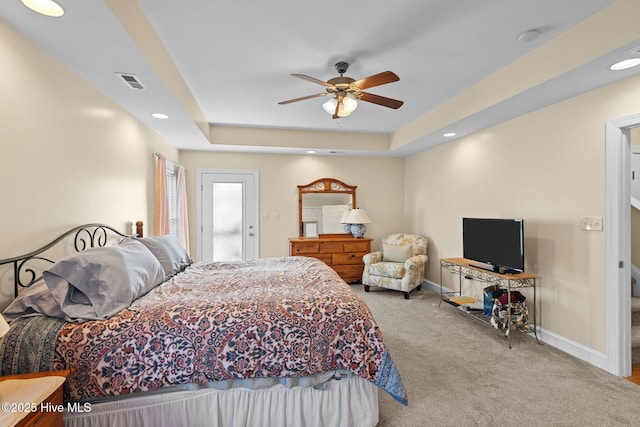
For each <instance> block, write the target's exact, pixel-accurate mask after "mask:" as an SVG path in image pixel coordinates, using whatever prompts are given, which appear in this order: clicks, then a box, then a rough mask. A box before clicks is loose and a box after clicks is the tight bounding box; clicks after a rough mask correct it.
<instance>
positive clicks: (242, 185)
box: [197, 169, 259, 261]
mask: <svg viewBox="0 0 640 427" xmlns="http://www.w3.org/2000/svg"><path fill="white" fill-rule="evenodd" d="M197 176H198V183H197V185H198V189H199V192H198V218H197V220H198V223H197V227H198V254H197V256H198V260H199V261H246V260H250V259H254V258H257V257H258V256H259V255H258V248H259V234H258V221H257V218H258V171H256V170H235V169H234V170H228V169H224V170H221V169H198V174H197Z"/></svg>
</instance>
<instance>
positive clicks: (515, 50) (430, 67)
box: [0, 0, 640, 156]
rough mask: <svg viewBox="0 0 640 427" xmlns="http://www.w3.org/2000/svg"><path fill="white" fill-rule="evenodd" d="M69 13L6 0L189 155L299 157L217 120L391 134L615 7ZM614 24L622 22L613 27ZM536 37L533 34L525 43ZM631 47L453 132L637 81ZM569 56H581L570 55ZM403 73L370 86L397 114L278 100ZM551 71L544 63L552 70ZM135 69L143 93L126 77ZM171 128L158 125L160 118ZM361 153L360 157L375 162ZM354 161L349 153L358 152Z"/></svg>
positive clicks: (425, 140)
mask: <svg viewBox="0 0 640 427" xmlns="http://www.w3.org/2000/svg"><path fill="white" fill-rule="evenodd" d="M58 3H59V4H60V5H61V6H62V7H63V8H64V9H65V12H66V13H65V15H64V16H63V17H61V18H47V17H44V16H41V15H38V14H35V13H34V12H32V11H30V10H29V9H27V8H25V7H24V6H23V5H22V4H21V2H20V1H19V0H10V1H9V0H5V1H3V4H2V6H0V13H1V16H2V18H3V19H4V20H5V21H7V22H8V23H9V24H11V25H13V26H14V27H15V28H16V29H18V30H19V31H21V32H22V33H24V34H25V35H26V36H28V37H30V38H31V39H32V40H34V41H35V42H36V43H37V44H38V45H40V46H41V47H42V48H44V49H45V50H47V51H49V52H50V53H51V54H53V55H54V56H55V57H57V58H59V59H60V60H61V61H62V62H63V63H65V64H67V65H68V66H69V67H70V68H71V69H73V70H74V71H76V72H77V73H78V74H79V75H80V76H82V77H83V78H84V79H85V80H87V81H88V82H90V83H91V84H92V85H94V86H95V87H96V88H98V89H99V90H101V91H102V92H104V93H105V94H107V95H108V96H109V97H111V98H112V99H113V100H114V101H115V102H117V103H118V104H120V105H121V106H122V107H123V108H124V109H126V110H127V111H129V112H130V113H131V114H133V115H134V116H136V117H138V118H139V119H140V120H141V121H142V122H144V123H146V124H147V125H148V126H150V127H152V128H154V129H155V130H156V131H157V132H158V133H160V134H161V135H162V136H164V137H165V138H166V139H167V140H168V141H169V142H171V143H172V144H174V145H176V146H177V147H178V148H181V149H187V150H236V151H266V152H296V150H299V149H302V148H305V141H304V138H301V139H300V141H299V142H298V143H297V144H295V146H291V145H289V146H287V147H277V146H273V145H272V146H270V147H264V146H262V147H258V146H247V147H242V146H239V145H233V146H231V145H219V144H218V145H216V144H211V143H210V141H209V140H208V132H207V130H204V131H203V127H204V128H206V127H207V126H206V125H204V126H203V123H204V122H206V123H209V124H211V125H212V126H213V128H214V129H215V128H216V127H217V126H225V127H254V128H270V129H293V130H319V131H334V132H351V133H356V132H358V133H375V134H389V135H392V134H394V132H397V131H398V130H400V129H402V128H404V127H406V126H407V125H409V124H410V123H411V122H414V121H415V120H416V119H418V118H420V117H422V116H423V115H424V114H425V113H428V112H429V111H431V110H433V109H434V108H436V107H437V106H438V105H440V104H442V103H443V102H445V101H447V100H449V99H451V98H452V97H454V96H456V95H458V94H459V93H461V92H463V91H465V90H467V89H469V88H470V87H472V86H473V85H474V84H476V83H478V82H479V81H481V80H482V79H484V78H486V77H488V76H490V75H491V74H493V73H495V72H496V71H498V70H500V69H501V68H503V67H505V66H507V65H508V64H510V63H512V62H513V61H515V60H516V59H518V58H520V57H522V56H523V55H526V54H527V53H529V52H531V51H532V50H534V49H536V48H537V47H539V46H541V45H543V44H544V43H546V42H548V41H550V40H552V39H553V38H555V37H557V36H558V35H559V34H561V33H563V32H564V31H566V30H567V29H569V28H571V27H573V26H575V25H576V24H578V23H580V22H581V21H583V20H584V19H586V18H587V17H589V16H591V15H593V14H594V13H597V12H599V11H600V10H601V9H603V8H605V7H607V6H609V5H610V4H612V3H613V1H612V0H536V1H533V0H484V1H478V0H396V1H394V2H389V1H387V0H347V1H344V0H341V1H337V0H326V1H323V2H314V3H308V2H302V1H299V0H272V1H262V0H238V1H232V2H221V1H213V0H210V1H205V0H187V1H171V0H138V1H137V2H136V1H134V0H127V1H123V0H105V1H98V0H91V1H82V2H78V1H72V0H59V1H58ZM612 25H613V27H612V28H615V25H614V23H612ZM530 29H537V30H538V31H539V32H540V35H539V37H538V38H537V39H536V40H533V41H529V42H521V41H518V35H519V34H520V33H522V32H524V31H527V30H530ZM630 47H632V46H629V45H625V46H619V49H617V50H615V51H611V52H609V53H608V54H607V55H602V56H601V57H599V58H597V60H594V61H590V62H589V63H588V64H584V66H582V67H580V68H575V69H573V70H570V71H568V72H567V73H565V74H563V75H561V76H558V77H557V78H555V79H553V80H551V81H548V82H545V83H544V84H541V85H538V86H537V87H535V88H530V89H527V90H523V91H522V92H521V93H519V94H518V95H517V96H513V97H511V98H509V99H506V100H504V102H501V103H499V104H496V105H494V106H493V107H492V108H487V109H485V110H482V111H480V112H478V113H476V114H473V115H470V116H468V117H465V118H464V119H463V120H460V121H458V122H457V123H455V124H456V126H457V128H456V131H457V132H458V134H459V135H465V134H469V133H472V132H474V131H477V130H480V129H483V128H485V127H487V126H490V125H492V124H494V123H497V122H500V121H502V120H505V119H508V118H511V117H515V116H517V115H519V114H522V113H525V112H527V111H531V110H533V109H536V108H540V107H542V106H544V105H548V104H550V103H552V102H557V101H559V100H561V99H564V98H566V97H569V96H573V95H576V94H578V93H581V92H584V91H586V90H590V89H592V88H595V87H598V86H601V85H603V84H607V83H609V82H612V81H614V80H616V79H620V78H625V77H628V76H630V75H632V74H634V73H638V72H640V67H636V68H639V69H638V70H629V71H625V72H621V73H620V72H619V73H614V72H611V71H608V70H607V66H608V65H609V64H610V63H611V62H613V61H614V60H615V59H616V58H618V57H619V56H620V55H623V54H624V52H625V50H627V51H628V49H629V48H630ZM567 54H568V55H570V54H571V52H567ZM338 61H347V62H349V63H350V67H349V70H348V72H347V73H346V75H348V76H350V77H353V78H354V79H356V80H358V79H360V78H362V77H365V76H369V75H372V74H376V73H379V72H381V71H385V70H392V71H394V72H395V73H396V74H398V76H400V81H399V82H395V83H391V84H388V85H384V86H379V87H375V88H371V89H368V92H371V93H375V94H379V95H383V96H387V97H390V98H395V99H400V100H403V101H404V105H403V106H402V107H401V108H400V109H398V110H392V109H388V108H384V107H381V106H378V105H374V104H368V103H365V102H360V104H359V107H358V109H357V110H356V111H355V112H354V113H353V114H352V115H351V116H350V117H347V118H343V119H340V120H333V119H332V118H331V116H330V115H329V114H327V113H325V112H324V111H323V110H322V108H321V104H322V102H324V101H325V100H326V98H316V99H311V100H306V101H301V102H297V103H292V104H288V105H278V104H277V103H278V101H282V100H286V99H290V98H297V97H302V96H306V95H311V94H314V93H321V92H323V91H324V88H323V87H322V86H319V85H316V84H313V83H311V82H308V81H305V80H302V79H297V78H295V77H292V76H290V74H291V73H300V74H307V75H309V76H312V77H315V78H318V79H320V80H328V79H329V78H331V77H335V76H337V73H336V71H335V68H334V64H335V63H336V62H338ZM544 66H545V64H540V67H544ZM117 72H124V73H132V74H135V75H136V76H137V77H138V79H139V80H140V81H141V83H142V84H143V85H144V86H145V89H144V90H141V91H136V90H132V89H130V88H128V87H126V86H125V85H124V83H123V82H122V81H121V80H120V79H119V77H118V76H117V75H116V74H115V73H117ZM157 111H160V112H164V113H167V114H169V115H170V119H169V120H165V121H160V120H157V119H153V118H151V116H150V114H151V113H153V112H157ZM441 142H442V137H441V135H440V134H437V135H436V134H435V133H434V134H425V135H423V136H421V137H419V138H415V139H414V140H413V141H411V142H410V143H408V144H406V145H404V146H403V147H400V148H398V149H395V150H386V151H379V150H378V151H375V152H374V151H372V152H370V153H368V154H371V155H389V156H406V155H408V154H411V153H414V152H417V151H421V150H423V149H425V148H428V147H430V146H433V145H436V144H438V143H441ZM366 150H367V148H366V147H364V148H363V149H362V151H359V152H360V153H361V154H362V153H364V154H367V151H366ZM347 154H348V153H347Z"/></svg>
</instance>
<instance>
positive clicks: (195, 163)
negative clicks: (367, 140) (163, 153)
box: [180, 151, 404, 257]
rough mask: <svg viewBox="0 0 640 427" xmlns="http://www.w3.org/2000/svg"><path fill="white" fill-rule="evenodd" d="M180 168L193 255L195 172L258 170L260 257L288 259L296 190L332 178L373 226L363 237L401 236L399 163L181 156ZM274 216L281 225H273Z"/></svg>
mask: <svg viewBox="0 0 640 427" xmlns="http://www.w3.org/2000/svg"><path fill="white" fill-rule="evenodd" d="M180 162H181V163H182V165H183V166H185V167H186V169H187V175H186V177H187V186H188V187H189V190H188V197H189V223H190V224H191V225H192V226H191V230H190V231H191V232H190V242H191V253H192V254H193V256H194V257H195V254H196V253H197V250H196V239H197V237H196V231H197V230H195V224H196V222H197V221H196V200H197V196H198V195H197V193H196V188H195V187H196V185H195V183H196V181H197V178H196V176H197V170H198V169H256V170H258V171H259V176H260V178H259V180H260V182H259V187H260V196H259V199H260V202H259V203H260V207H259V209H260V215H263V214H268V215H269V220H268V221H262V222H261V223H260V256H261V257H273V256H286V255H288V254H289V246H288V244H289V243H288V240H287V239H288V238H289V237H296V236H297V235H298V226H297V224H298V188H297V186H298V185H303V184H308V183H310V182H311V181H314V180H316V179H318V178H324V177H330V178H336V179H339V180H341V181H343V182H345V183H347V184H350V185H357V186H358V188H357V190H356V191H357V193H356V196H357V197H356V201H357V204H358V207H361V208H364V209H366V211H367V213H368V214H369V217H370V218H371V224H368V225H367V233H366V235H367V237H372V238H374V239H376V241H374V242H373V247H374V248H377V247H378V246H379V242H380V237H381V236H384V235H386V234H390V233H394V232H399V231H403V230H404V223H403V222H404V211H403V206H404V192H403V189H404V176H403V168H404V165H403V164H404V161H403V159H395V158H379V157H329V156H295V155H280V154H233V153H211V152H197V151H184V152H182V153H181V155H180ZM275 213H278V214H279V217H280V220H279V221H274V220H273V218H274V214H275Z"/></svg>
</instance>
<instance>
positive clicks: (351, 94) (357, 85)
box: [278, 62, 404, 119]
mask: <svg viewBox="0 0 640 427" xmlns="http://www.w3.org/2000/svg"><path fill="white" fill-rule="evenodd" d="M348 68H349V64H347V63H346V62H338V63H337V64H336V70H337V71H338V73H339V74H340V77H334V78H332V79H329V80H327V81H326V82H324V81H322V80H318V79H316V78H313V77H309V76H307V75H305V74H291V75H292V76H294V77H298V78H301V79H303V80H307V81H310V82H312V83H316V84H319V85H321V86H324V87H325V88H326V92H322V93H316V94H315V95H309V96H303V97H301V98H294V99H289V100H287V101H281V102H278V104H280V105H285V104H290V103H292V102H298V101H304V100H306V99H312V98H318V97H321V96H328V95H331V98H330V99H329V100H328V101H327V102H325V103H324V104H322V108H324V110H325V111H326V112H327V113H329V114H332V115H333V118H334V119H338V118H340V117H347V116H348V115H350V114H351V113H352V112H353V111H354V110H355V109H356V108H357V107H358V100H360V101H365V102H371V103H373V104H378V105H382V106H383V107H388V108H393V109H398V108H400V107H401V106H402V104H404V102H402V101H398V100H397V99H391V98H387V97H384V96H380V95H375V94H373V93H369V92H363V91H364V89H369V88H371V87H375V86H381V85H385V84H387V83H393V82H397V81H398V80H400V77H398V76H397V75H396V74H395V73H393V72H391V71H383V72H382V73H378V74H374V75H373V76H369V77H365V78H363V79H360V80H357V81H356V80H354V79H352V78H351V77H344V73H346V72H347V69H348Z"/></svg>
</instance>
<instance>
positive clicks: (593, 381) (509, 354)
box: [352, 285, 640, 427]
mask: <svg viewBox="0 0 640 427" xmlns="http://www.w3.org/2000/svg"><path fill="white" fill-rule="evenodd" d="M352 289H353V290H354V291H356V292H357V293H358V294H359V295H360V296H361V297H362V298H363V299H364V300H365V301H366V303H367V304H368V305H369V307H370V308H371V311H372V313H373V316H374V317H375V319H376V321H377V322H378V323H379V325H380V328H381V329H382V332H383V334H384V337H385V341H386V342H387V345H388V347H389V350H390V352H391V356H392V357H393V359H394V361H395V362H396V364H397V365H398V368H399V370H400V374H401V375H402V379H403V381H404V384H405V387H406V389H407V393H408V396H409V405H408V406H402V405H401V404H399V403H397V402H396V401H395V400H394V399H393V398H392V397H390V396H389V395H387V394H386V393H385V392H384V391H380V393H379V396H380V399H379V401H380V423H379V426H380V427H409V426H516V425H518V426H619V425H633V426H639V425H640V387H638V386H636V385H634V384H632V383H630V382H628V381H627V380H625V379H624V378H620V377H616V376H614V375H611V374H609V373H607V372H605V371H603V370H601V369H599V368H597V367H594V366H593V365H590V364H588V363H586V362H583V361H581V360H578V359H576V358H574V357H572V356H570V355H568V354H566V353H564V352H562V351H560V350H557V349H555V348H553V347H551V346H549V345H545V344H542V345H540V344H537V343H536V342H535V340H534V339H532V338H530V337H529V336H527V335H523V334H520V333H514V334H513V336H512V340H513V348H512V349H509V346H508V342H507V341H506V340H505V338H504V337H503V336H502V335H501V334H500V333H499V332H498V331H497V330H496V329H494V328H493V327H491V326H490V325H487V324H484V323H481V322H479V321H478V320H475V319H472V318H470V316H469V315H468V314H465V313H463V312H461V311H460V310H458V309H456V308H454V307H452V306H450V305H448V304H445V303H443V304H442V306H441V307H438V302H439V294H437V293H435V292H432V291H429V290H421V291H414V292H412V293H411V299H409V300H405V299H404V298H403V296H402V293H401V292H397V291H388V290H383V289H380V288H372V290H371V292H369V293H365V292H364V289H363V287H362V286H361V285H352Z"/></svg>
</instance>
